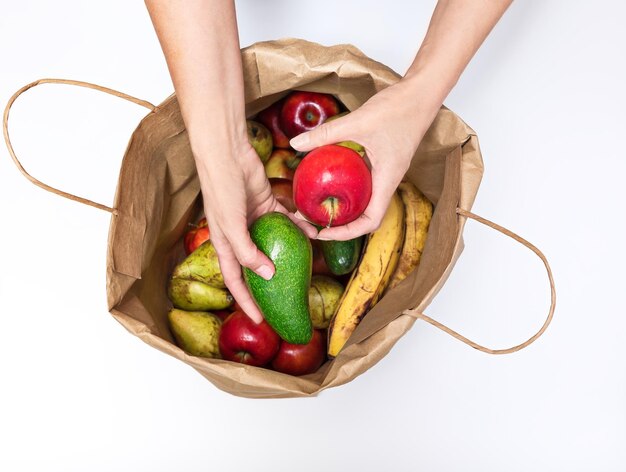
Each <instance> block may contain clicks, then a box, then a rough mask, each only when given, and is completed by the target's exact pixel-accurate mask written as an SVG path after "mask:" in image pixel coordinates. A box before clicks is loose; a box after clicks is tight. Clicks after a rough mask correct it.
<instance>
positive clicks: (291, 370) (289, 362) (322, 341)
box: [222, 328, 326, 375]
mask: <svg viewBox="0 0 626 472" xmlns="http://www.w3.org/2000/svg"><path fill="white" fill-rule="evenodd" d="M222 329H223V328H222ZM325 360H326V332H325V331H324V330H321V329H315V330H313V337H312V338H311V341H309V343H308V344H290V343H288V342H286V341H282V342H281V343H280V348H279V350H278V354H276V357H274V360H273V361H272V368H273V369H274V370H277V371H278V372H283V373H285V374H290V375H305V374H310V373H312V372H315V371H316V370H317V369H319V368H320V366H321V365H322V364H323V363H324V361H325Z"/></svg>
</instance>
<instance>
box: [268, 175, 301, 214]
mask: <svg viewBox="0 0 626 472" xmlns="http://www.w3.org/2000/svg"><path fill="white" fill-rule="evenodd" d="M269 181H270V186H271V187H272V193H273V194H274V196H275V197H276V200H278V201H279V202H280V203H281V204H282V205H283V206H284V207H285V208H286V209H287V211H288V212H290V213H295V212H296V204H295V203H294V202H293V186H292V185H291V180H288V179H269Z"/></svg>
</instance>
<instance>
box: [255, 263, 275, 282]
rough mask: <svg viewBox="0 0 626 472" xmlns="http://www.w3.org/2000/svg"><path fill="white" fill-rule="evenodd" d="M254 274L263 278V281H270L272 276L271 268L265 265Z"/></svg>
mask: <svg viewBox="0 0 626 472" xmlns="http://www.w3.org/2000/svg"><path fill="white" fill-rule="evenodd" d="M256 273H257V274H259V275H260V276H261V277H263V278H264V279H265V280H270V279H271V278H272V277H273V276H274V274H273V273H272V269H271V267H269V266H266V265H264V266H261V267H259V268H258V269H257V271H256Z"/></svg>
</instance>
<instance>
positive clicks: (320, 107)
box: [280, 92, 339, 138]
mask: <svg viewBox="0 0 626 472" xmlns="http://www.w3.org/2000/svg"><path fill="white" fill-rule="evenodd" d="M337 113H339V102H338V101H337V99H336V98H335V97H333V96H332V95H329V94H327V93H316V92H293V93H291V94H290V95H288V96H287V98H286V99H285V102H284V103H283V108H282V110H281V112H280V126H281V128H282V130H283V131H284V132H285V134H286V135H287V136H288V137H289V138H293V137H294V136H297V135H299V134H300V133H304V132H305V131H310V130H312V129H313V128H316V127H317V126H319V125H321V124H322V123H324V121H326V119H327V118H330V117H331V116H335V115H336V114H337Z"/></svg>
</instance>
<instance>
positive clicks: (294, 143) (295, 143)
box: [289, 134, 308, 149]
mask: <svg viewBox="0 0 626 472" xmlns="http://www.w3.org/2000/svg"><path fill="white" fill-rule="evenodd" d="M307 141H308V136H307V135H306V134H299V135H298V136H296V137H295V138H292V139H291V141H289V144H290V145H291V147H292V148H296V149H298V148H299V147H300V146H304V145H305V144H306V143H307Z"/></svg>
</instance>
